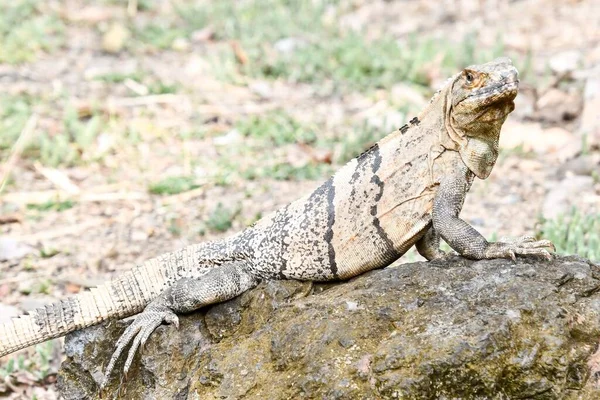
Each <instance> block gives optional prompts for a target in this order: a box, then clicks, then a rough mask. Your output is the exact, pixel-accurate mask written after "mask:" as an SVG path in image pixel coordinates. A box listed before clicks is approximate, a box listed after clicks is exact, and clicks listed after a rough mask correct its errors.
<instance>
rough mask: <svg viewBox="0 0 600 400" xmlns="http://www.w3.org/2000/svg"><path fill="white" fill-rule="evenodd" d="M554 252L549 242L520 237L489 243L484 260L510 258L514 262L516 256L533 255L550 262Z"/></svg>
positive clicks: (552, 245) (530, 237)
mask: <svg viewBox="0 0 600 400" xmlns="http://www.w3.org/2000/svg"><path fill="white" fill-rule="evenodd" d="M555 251H556V248H555V247H554V244H553V243H552V242H551V241H549V240H545V239H544V240H536V239H535V237H533V236H521V237H519V238H517V239H514V240H511V239H506V238H501V239H500V241H499V242H494V243H490V244H489V245H488V247H487V248H486V250H485V258H510V259H512V260H513V261H516V259H517V257H516V256H517V255H534V256H540V257H544V258H545V259H546V260H552V253H553V252H555Z"/></svg>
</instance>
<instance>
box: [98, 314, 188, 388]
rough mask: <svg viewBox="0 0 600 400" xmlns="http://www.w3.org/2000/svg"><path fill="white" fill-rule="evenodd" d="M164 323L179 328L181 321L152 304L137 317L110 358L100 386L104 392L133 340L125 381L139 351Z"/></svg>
mask: <svg viewBox="0 0 600 400" xmlns="http://www.w3.org/2000/svg"><path fill="white" fill-rule="evenodd" d="M163 322H165V323H167V324H173V325H175V327H177V328H179V319H178V318H177V315H175V313H174V312H173V311H171V310H170V309H169V308H168V307H165V306H162V305H153V304H150V305H148V306H147V307H146V309H144V311H143V312H142V313H141V314H139V315H138V316H136V317H135V319H134V320H133V323H131V325H129V326H128V327H127V329H125V332H123V334H122V335H121V337H120V338H119V340H118V341H117V344H116V346H117V348H116V350H115V352H114V353H113V355H112V357H111V358H110V362H109V363H108V367H106V371H105V373H104V379H103V381H102V384H101V385H100V389H101V390H102V389H103V388H104V387H105V386H106V384H107V383H108V378H109V377H110V374H111V372H112V370H113V368H114V367H115V363H116V362H117V360H118V359H119V356H120V355H121V353H123V350H125V347H127V345H128V344H129V342H131V341H132V340H133V343H132V344H131V348H130V349H129V353H128V354H127V360H126V361H125V366H124V367H123V373H124V376H125V379H127V372H128V371H129V367H130V366H131V363H132V362H133V357H134V356H135V353H136V351H137V349H138V348H139V347H140V346H142V348H143V347H144V345H145V344H146V341H147V340H148V338H149V337H150V335H151V334H152V332H154V330H155V329H156V328H158V326H160V325H161V324H162V323H163Z"/></svg>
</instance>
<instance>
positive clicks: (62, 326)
mask: <svg viewBox="0 0 600 400" xmlns="http://www.w3.org/2000/svg"><path fill="white" fill-rule="evenodd" d="M182 250H184V249H182ZM184 252H185V251H184ZM175 253H179V254H181V250H180V251H179V252H175ZM175 253H171V254H168V255H166V256H163V257H159V258H155V259H151V260H148V261H146V262H145V263H143V264H141V265H139V266H137V267H135V268H134V269H132V270H131V271H129V272H127V273H125V274H124V275H122V276H121V277H118V278H116V279H115V280H114V281H111V282H110V283H107V284H104V285H101V286H99V287H96V288H92V289H91V290H89V291H85V292H83V293H80V294H78V295H75V296H72V297H70V298H67V299H65V300H61V301H58V302H56V303H53V304H49V305H47V306H45V307H42V308H38V309H36V310H34V311H31V312H29V314H28V315H22V316H20V317H17V318H13V320H12V321H10V322H7V323H5V324H2V325H0V357H2V356H5V355H7V354H10V353H13V352H15V351H17V350H20V349H23V348H25V347H28V346H31V345H34V344H37V343H41V342H44V341H46V340H49V339H53V338H57V337H60V336H64V335H66V334H67V333H69V332H72V331H75V330H77V329H81V328H85V327H88V326H92V325H97V324H99V323H101V322H102V321H106V320H108V319H120V318H125V317H129V316H131V315H134V314H137V313H139V312H141V311H142V310H143V309H144V307H145V306H146V305H147V304H148V303H149V302H150V301H151V300H152V299H154V298H155V297H156V296H158V295H159V294H160V293H161V292H162V291H163V290H164V289H165V285H166V284H167V281H168V280H170V279H168V278H171V279H172V278H174V275H176V274H173V271H172V270H174V269H176V267H175V265H173V264H174V263H171V262H168V261H171V260H172V257H173V256H174V255H175ZM165 261H167V262H166V263H165ZM165 264H166V265H165ZM174 267H175V268H174Z"/></svg>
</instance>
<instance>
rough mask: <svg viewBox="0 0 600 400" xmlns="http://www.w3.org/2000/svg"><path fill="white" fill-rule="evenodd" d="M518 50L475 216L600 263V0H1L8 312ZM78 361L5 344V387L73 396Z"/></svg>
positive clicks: (9, 391)
mask: <svg viewBox="0 0 600 400" xmlns="http://www.w3.org/2000/svg"><path fill="white" fill-rule="evenodd" d="M498 56H509V57H511V58H512V59H513V62H514V63H515V64H516V65H517V67H518V69H519V71H520V77H521V89H520V93H519V96H518V97H517V100H516V106H517V108H516V110H515V111H514V112H513V113H512V114H511V116H510V117H509V120H508V121H507V122H506V124H505V126H504V128H503V132H502V141H501V147H502V148H501V155H500V158H499V160H498V163H497V165H496V167H495V168H494V170H493V172H492V175H491V176H490V177H489V178H488V179H487V180H485V181H476V182H475V184H474V185H473V188H472V189H471V192H470V194H469V196H468V197H467V201H466V204H465V206H464V208H463V210H464V211H463V213H462V216H463V218H464V219H466V220H467V221H468V222H469V223H470V224H472V225H473V226H475V227H476V229H478V230H479V231H480V232H482V233H483V234H484V235H485V236H486V237H487V238H488V239H490V240H494V239H497V238H498V237H501V236H517V235H522V234H537V235H541V236H545V237H546V238H549V239H552V240H554V241H555V243H556V244H557V246H558V250H559V252H560V253H564V254H573V253H577V254H580V255H582V256H585V257H588V258H591V259H595V260H600V215H599V214H598V213H599V211H598V210H599V206H600V120H599V116H600V2H599V1H597V0H595V1H590V0H588V1H585V0H581V1H577V0H544V1H542V0H520V1H510V2H509V1H499V0H489V1H486V0H456V1H451V0H446V1H436V2H430V1H424V0H405V1H361V0H337V1H335V0H305V1H300V0H298V1H291V0H261V1H258V0H256V1H245V0H238V1H235V0H220V1H199V0H198V1H185V0H129V1H126V0H98V1H84V0H65V1H52V0H11V1H2V2H0V185H1V189H0V322H2V321H4V320H6V319H7V318H8V317H10V316H11V315H17V314H21V313H22V311H23V310H26V309H31V308H34V307H38V306H40V305H42V304H45V303H47V302H49V301H52V300H55V299H58V298H63V297H64V296H66V295H69V294H73V293H77V292H79V291H80V290H82V289H84V288H87V287H90V286H94V285H96V284H99V283H101V282H103V281H105V280H107V279H110V277H111V276H113V275H114V274H116V273H119V272H121V271H123V270H126V269H129V268H131V267H132V266H133V265H135V264H136V263H138V262H141V261H143V260H146V259H148V258H150V257H153V256H155V255H158V254H160V253H163V252H165V251H169V250H173V249H176V248H179V247H181V246H184V245H186V244H189V243H194V242H198V241H203V240H211V239H215V238H218V237H222V236H224V235H229V234H231V233H233V232H236V231H238V230H240V229H242V228H243V227H245V226H247V225H249V224H251V223H252V222H254V221H256V220H257V219H259V218H260V217H261V216H263V215H265V214H266V213H269V212H270V211H273V210H275V209H276V208H278V207H280V206H282V205H284V204H286V203H287V202H289V201H291V200H294V199H295V198H296V197H298V196H300V195H301V194H304V193H307V192H308V191H310V190H311V189H312V188H314V187H315V186H316V185H317V184H318V183H319V182H320V181H322V180H324V179H326V178H327V177H328V176H329V175H330V174H331V173H332V172H334V171H335V170H336V169H337V168H338V167H339V166H341V165H343V164H344V163H345V162H347V161H348V160H350V159H351V158H352V157H354V156H356V155H358V154H360V153H361V152H362V151H363V150H364V149H366V148H367V147H369V146H370V145H371V144H373V143H374V142H375V141H377V140H378V139H380V138H381V137H383V136H385V135H387V134H388V133H390V132H391V131H392V130H394V129H397V128H399V127H400V126H401V125H403V124H404V123H405V122H407V121H408V120H410V119H411V118H412V117H413V116H415V115H416V114H417V113H418V112H419V111H420V110H421V109H422V107H424V106H425V105H426V104H427V102H428V100H429V98H430V96H431V95H432V94H433V93H434V92H435V90H436V89H437V88H439V87H440V85H441V84H442V83H443V82H444V81H445V80H446V79H447V78H448V77H450V76H451V75H453V74H454V73H456V72H458V71H460V69H461V68H463V67H465V66H467V65H469V64H472V63H479V62H485V61H489V60H491V59H493V58H495V57H498ZM418 259H420V258H419V257H418V256H417V255H416V254H415V253H409V254H408V255H407V256H405V257H404V258H402V259H401V260H400V261H399V262H409V261H414V260H418ZM61 357H62V354H61V347H60V344H59V342H58V341H57V342H50V343H47V344H43V345H39V346H37V347H36V348H35V349H28V350H25V351H23V352H21V354H20V355H17V356H9V357H5V358H4V359H1V360H0V378H2V379H0V397H2V396H7V397H8V398H21V397H22V398H32V397H34V396H35V397H36V398H38V399H53V398H56V393H55V390H54V386H53V382H54V381H55V380H56V371H57V368H58V365H59V362H60V359H61ZM8 374H11V376H12V380H11V381H10V382H12V383H11V384H7V383H5V382H4V378H5V377H6V376H7V375H8Z"/></svg>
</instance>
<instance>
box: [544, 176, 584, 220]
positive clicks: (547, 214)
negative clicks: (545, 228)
mask: <svg viewBox="0 0 600 400" xmlns="http://www.w3.org/2000/svg"><path fill="white" fill-rule="evenodd" d="M593 187H594V178H592V177H591V176H580V175H573V176H568V177H566V178H564V179H563V180H561V181H560V182H558V183H557V184H555V185H553V187H552V189H550V191H549V192H548V194H547V195H546V198H545V199H544V204H543V205H542V216H543V217H544V218H545V219H553V218H556V217H558V216H559V215H561V214H566V213H567V212H568V211H569V210H570V209H571V208H572V207H573V206H576V205H577V203H576V202H577V201H578V200H579V199H580V197H579V196H573V193H588V192H591V191H592V189H593Z"/></svg>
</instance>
